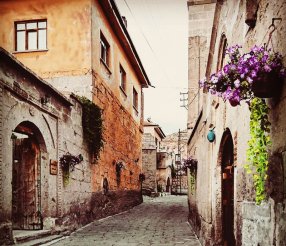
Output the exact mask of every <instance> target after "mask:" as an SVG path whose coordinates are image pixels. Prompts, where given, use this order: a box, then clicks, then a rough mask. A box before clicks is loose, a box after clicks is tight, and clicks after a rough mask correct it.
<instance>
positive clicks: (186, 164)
mask: <svg viewBox="0 0 286 246" xmlns="http://www.w3.org/2000/svg"><path fill="white" fill-rule="evenodd" d="M197 166H198V161H197V159H194V158H193V157H192V156H190V157H188V158H187V159H184V160H183V169H184V170H187V168H189V169H190V170H195V169H197Z"/></svg>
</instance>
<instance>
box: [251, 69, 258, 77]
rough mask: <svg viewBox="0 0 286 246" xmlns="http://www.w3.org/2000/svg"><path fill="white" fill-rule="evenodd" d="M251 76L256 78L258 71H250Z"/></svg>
mask: <svg viewBox="0 0 286 246" xmlns="http://www.w3.org/2000/svg"><path fill="white" fill-rule="evenodd" d="M250 77H251V78H256V77H257V72H256V71H255V70H252V71H251V72H250Z"/></svg>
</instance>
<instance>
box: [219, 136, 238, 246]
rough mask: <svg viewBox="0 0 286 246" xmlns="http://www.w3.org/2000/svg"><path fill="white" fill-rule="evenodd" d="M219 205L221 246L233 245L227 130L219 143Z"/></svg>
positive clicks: (230, 143)
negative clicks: (220, 208) (220, 212)
mask: <svg viewBox="0 0 286 246" xmlns="http://www.w3.org/2000/svg"><path fill="white" fill-rule="evenodd" d="M220 154H221V204H222V241H223V246H233V245H235V237H234V173H233V171H234V167H233V156H234V154H233V140H232V136H231V133H230V131H229V130H226V131H225V132H224V134H223V138H222V142H221V152H220Z"/></svg>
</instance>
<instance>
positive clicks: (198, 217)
mask: <svg viewBox="0 0 286 246" xmlns="http://www.w3.org/2000/svg"><path fill="white" fill-rule="evenodd" d="M254 2H255V1H254ZM190 8H192V6H191V5H189V9H190ZM246 11H247V8H246V5H245V2H244V1H234V0H233V1H224V2H221V1H218V3H217V4H216V9H215V15H214V23H213V25H212V37H211V42H210V50H209V54H207V55H208V59H207V61H208V63H207V67H206V71H205V72H204V73H202V75H201V76H202V77H201V78H203V76H204V74H205V73H206V74H207V75H210V73H212V72H216V70H217V63H218V60H219V59H220V57H219V56H220V55H219V54H220V41H221V38H222V36H223V35H225V37H226V39H227V43H228V45H229V46H230V45H234V44H241V45H242V46H243V48H242V52H246V51H248V50H249V49H250V48H251V47H252V46H253V45H254V44H257V45H261V44H263V43H264V42H267V41H268V40H267V39H268V37H269V29H268V27H269V26H270V25H271V23H272V17H278V16H279V17H282V21H277V22H275V25H276V27H277V29H276V31H275V32H274V33H273V34H272V44H271V43H270V45H272V47H270V48H273V49H274V50H275V51H279V52H280V53H281V54H282V56H283V57H284V65H285V63H286V61H285V54H286V46H285V42H283V37H282V35H283V34H282V33H285V31H286V30H285V28H286V25H285V18H284V17H285V15H286V6H285V4H284V3H283V1H275V2H272V1H267V0H263V1H260V2H259V5H258V11H257V20H256V24H255V26H254V27H252V28H251V27H249V26H247V25H246V24H245V18H246ZM234 30H235V31H234ZM206 35H209V34H206ZM206 35H205V34H204V33H202V36H206ZM196 71H197V72H199V71H198V69H196ZM189 83H191V84H196V83H197V81H190V82H189ZM199 96H200V98H202V103H203V104H202V106H201V107H200V109H202V111H201V112H202V113H201V115H199V117H198V118H197V120H196V121H193V122H194V130H193V133H192V134H191V138H190V139H189V146H188V151H189V154H190V155H193V156H195V157H196V158H197V159H198V169H197V176H196V191H195V193H194V194H192V193H191V192H189V204H190V222H191V223H192V225H193V226H194V228H195V230H196V233H197V234H198V236H199V238H200V241H201V242H202V244H204V245H222V244H223V242H222V240H223V239H222V228H223V225H222V213H221V211H222V202H221V198H222V194H221V191H222V186H221V179H222V176H221V172H222V169H221V162H222V160H221V156H222V153H221V146H223V144H224V143H223V140H224V138H223V136H224V133H225V131H226V130H227V131H229V132H230V133H231V138H232V141H233V144H234V150H233V152H234V153H233V154H234V164H233V166H234V236H235V240H236V245H258V244H259V245H283V244H284V241H285V235H286V231H285V220H284V217H285V210H283V209H282V207H283V206H285V194H284V195H282V194H283V189H285V187H284V188H283V182H282V180H283V179H285V176H284V177H283V171H282V170H283V168H284V170H285V158H284V159H283V153H284V152H285V141H284V135H283V133H284V132H285V117H284V113H283V111H282V109H283V108H284V107H285V86H284V87H283V90H282V91H281V95H280V96H279V97H277V98H273V99H268V100H267V104H268V106H269V107H270V120H271V124H272V126H271V133H270V136H271V140H272V142H273V144H272V147H271V150H270V159H269V181H268V184H267V185H268V194H269V198H267V200H266V201H265V202H264V203H262V204H261V205H260V206H258V205H255V202H254V200H255V192H254V188H253V181H252V176H251V175H249V174H247V173H246V171H245V169H244V165H245V163H246V149H247V141H248V139H249V116H250V113H249V109H248V106H247V105H246V104H245V103H244V102H242V103H241V106H238V107H235V108H234V107H231V106H230V105H229V103H228V102H223V100H221V99H219V98H217V97H214V96H211V95H208V94H203V93H202V91H201V92H200V95H199ZM197 105H199V104H197ZM189 114H192V111H189ZM213 127H215V134H216V140H215V141H214V142H213V143H209V142H208V141H207V139H206V136H207V133H208V131H209V130H210V129H212V128H213ZM284 175H285V174H284ZM202 194H204V195H202ZM281 218H283V219H281ZM283 240H284V241H283Z"/></svg>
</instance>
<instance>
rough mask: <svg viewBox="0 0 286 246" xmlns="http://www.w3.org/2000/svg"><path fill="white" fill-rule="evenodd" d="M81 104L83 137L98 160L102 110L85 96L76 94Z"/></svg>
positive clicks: (101, 141)
mask: <svg viewBox="0 0 286 246" xmlns="http://www.w3.org/2000/svg"><path fill="white" fill-rule="evenodd" d="M77 98H78V100H79V101H80V102H81V104H82V127H83V137H84V140H85V142H86V143H87V145H88V149H89V151H90V153H91V154H93V155H94V156H95V159H96V160H98V159H99V156H100V150H101V148H102V147H103V143H104V142H103V120H102V110H101V109H100V108H99V107H98V106H97V105H95V104H94V103H93V102H92V101H90V100H89V99H87V98H86V97H79V96H77Z"/></svg>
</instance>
